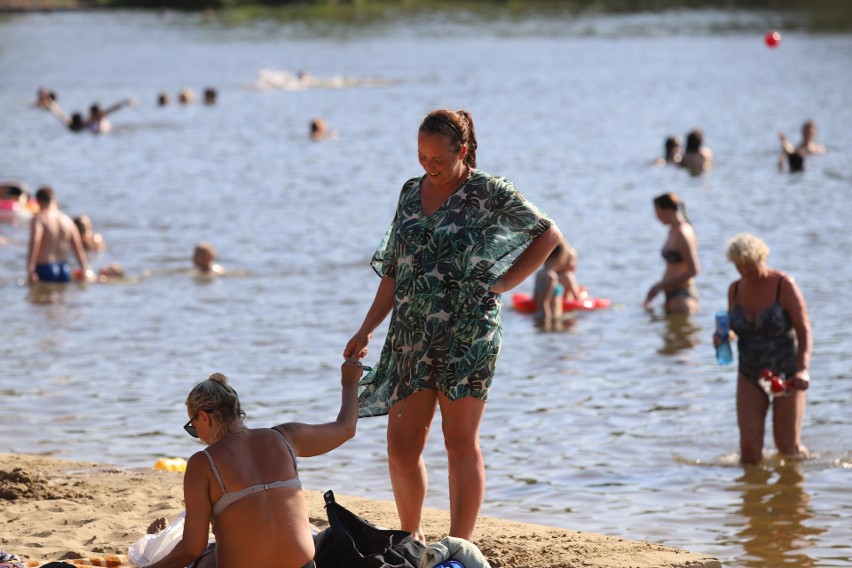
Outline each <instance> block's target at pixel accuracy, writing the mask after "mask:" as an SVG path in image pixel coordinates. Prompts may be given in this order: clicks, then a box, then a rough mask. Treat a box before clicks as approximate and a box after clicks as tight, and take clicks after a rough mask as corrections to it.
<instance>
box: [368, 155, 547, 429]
mask: <svg viewBox="0 0 852 568" xmlns="http://www.w3.org/2000/svg"><path fill="white" fill-rule="evenodd" d="M422 181H423V177H420V178H413V179H410V180H408V181H407V182H406V183H405V185H403V187H402V191H401V192H400V197H399V202H398V204H397V209H396V214H395V216H394V219H393V222H392V223H391V226H390V228H389V229H388V230H387V232H386V233H385V236H384V238H383V239H382V242H381V244H380V245H379V247H378V249H377V250H376V253H375V254H374V255H373V259H372V261H371V264H372V266H373V269H374V270H375V271H376V272H377V273H378V274H379V275H380V276H388V277H390V278H393V280H394V282H395V287H394V303H393V311H392V313H391V320H390V324H389V327H388V334H387V338H386V339H385V344H384V347H383V348H382V353H381V356H380V359H379V362H378V364H377V365H375V367H374V368H373V370H372V371H371V372H370V373H369V374H368V375H367V376H365V377H364V379H363V380H362V381H361V385H360V393H359V407H360V412H359V414H360V416H361V417H366V416H381V415H384V414H387V413H388V412H389V409H390V407H391V406H393V405H394V404H396V403H397V402H399V401H401V400H403V399H405V397H407V396H408V395H410V394H412V393H415V392H418V391H421V390H424V389H437V390H438V391H440V392H442V393H444V394H445V395H446V396H447V398H449V399H450V400H458V399H460V398H462V397H465V396H474V397H477V398H479V399H481V400H483V401H485V400H487V398H488V390H489V388H490V386H491V381H492V379H493V376H494V368H495V365H496V363H497V355H498V354H499V352H500V341H501V336H502V329H501V327H500V314H501V306H500V295H499V294H494V293H492V292H491V286H492V285H493V284H494V282H496V280H497V279H498V278H499V277H500V276H501V275H502V274H503V273H504V272H505V271H506V270H507V269H508V268H509V267H510V266H511V265H512V263H513V262H514V261H515V260H516V259H517V258H518V256H520V254H521V253H522V252H523V251H524V250H525V249H526V248H527V246H529V244H530V243H531V242H532V241H533V239H535V237H537V236H538V235H540V234H542V233H543V232H545V231H546V230H547V229H549V228H550V227H551V226H552V225H553V221H552V219H550V217H548V216H547V215H546V214H545V213H543V212H542V211H540V210H539V209H538V208H537V207H536V206H535V205H533V204H532V203H530V202H529V201H527V200H526V199H525V198H524V197H523V196H522V195H521V194H520V193H519V192H518V191H517V190H516V189H515V186H514V184H513V183H512V182H510V181H508V180H506V179H505V178H501V177H496V176H490V175H488V174H486V173H485V172H482V171H480V170H473V171H472V173H471V176H470V177H469V178H468V180H467V181H466V182H465V183H464V184H463V185H462V186H461V187H460V188H459V189H457V190H456V192H455V193H453V194H452V195H451V196H450V197H449V199H447V201H446V202H445V203H444V204H443V205H442V206H441V207H440V208H439V209H438V210H437V211H436V212H435V213H433V214H432V215H429V216H427V215H425V214H424V213H423V210H422V207H421V189H420V187H421V183H422Z"/></svg>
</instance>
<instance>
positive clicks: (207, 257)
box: [192, 243, 216, 272]
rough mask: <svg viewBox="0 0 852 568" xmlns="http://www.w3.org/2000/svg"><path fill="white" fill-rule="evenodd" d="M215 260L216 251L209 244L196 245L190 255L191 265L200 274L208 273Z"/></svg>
mask: <svg viewBox="0 0 852 568" xmlns="http://www.w3.org/2000/svg"><path fill="white" fill-rule="evenodd" d="M215 260H216V249H214V248H213V245H211V244H210V243H198V244H197V245H195V250H194V251H193V253H192V263H193V264H194V265H195V267H196V268H198V269H199V270H201V271H202V272H210V271H211V270H212V269H213V263H214V262H215Z"/></svg>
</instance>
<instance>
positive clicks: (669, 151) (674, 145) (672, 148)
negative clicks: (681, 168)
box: [664, 136, 681, 162]
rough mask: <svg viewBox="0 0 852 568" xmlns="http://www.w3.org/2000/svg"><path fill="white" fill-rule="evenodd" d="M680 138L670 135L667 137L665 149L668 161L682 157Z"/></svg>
mask: <svg viewBox="0 0 852 568" xmlns="http://www.w3.org/2000/svg"><path fill="white" fill-rule="evenodd" d="M680 150H681V147H680V138H678V137H677V136H669V137H668V138H666V142H665V146H664V151H665V156H666V161H667V162H674V161H677V160H679V159H680Z"/></svg>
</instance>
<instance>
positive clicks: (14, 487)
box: [0, 454, 721, 568]
mask: <svg viewBox="0 0 852 568" xmlns="http://www.w3.org/2000/svg"><path fill="white" fill-rule="evenodd" d="M181 482H182V474H181V473H177V472H168V471H160V470H155V469H153V468H151V469H147V468H136V469H123V468H118V467H114V466H110V465H105V464H97V463H88V462H73V461H63V460H58V459H54V458H48V457H42V456H33V455H19V454H0V527H2V529H0V549H2V550H3V551H5V552H8V553H14V554H17V555H18V556H20V557H21V559H22V560H23V561H25V562H27V563H28V564H29V565H31V566H39V565H41V564H46V563H48V562H51V561H57V560H66V561H69V562H74V559H78V562H75V563H82V561H81V560H79V559H88V558H93V557H94V558H98V557H105V556H107V555H126V554H127V549H128V547H129V546H130V545H131V544H132V543H133V542H135V541H136V540H138V539H139V538H140V537H141V536H142V534H143V533H144V531H145V529H146V527H147V526H148V524H149V523H150V522H151V521H152V520H154V519H155V518H157V517H160V516H165V517H167V518H172V517H174V516H175V515H177V514H178V513H179V512H180V511H181V509H182V508H183V502H182V483H181ZM331 489H333V488H331ZM305 493H306V495H307V499H308V506H309V510H310V515H311V522H312V523H313V524H314V525H315V526H316V527H317V528H320V529H321V528H324V527H325V526H327V524H328V523H327V521H326V517H325V510H324V509H323V501H322V493H321V492H319V491H311V490H308V491H306V492H305ZM336 497H337V501H338V502H339V503H341V504H342V505H344V506H345V507H347V508H349V509H350V510H351V511H353V512H355V513H357V514H359V515H361V516H362V517H364V518H365V519H367V520H369V521H370V522H372V523H374V524H376V525H379V526H386V527H395V523H396V520H397V519H396V511H395V508H394V504H393V503H392V502H389V501H373V500H368V499H362V498H357V497H350V496H346V495H337V496H336ZM447 524H448V513H447V512H446V511H440V510H427V511H426V512H425V515H424V530H425V532H426V536H427V539H428V540H429V541H430V542H432V541H435V540H438V539H440V538H442V537H443V536H445V535H444V533H443V532H442V531H444V530H446V526H447ZM475 542H476V544H477V546H479V548H480V550H482V552H483V554H484V555H485V556H486V558H487V559H488V561H489V562H490V563H491V565H492V566H493V567H495V568H508V567H512V568H567V567H574V566H583V567H595V566H599V567H612V568H615V567H624V568H627V567H633V568H641V567H672V568H674V567H690V568H698V567H704V568H712V567H719V566H721V564H720V563H719V561H718V560H716V559H714V558H711V557H709V556H706V555H703V554H699V553H693V552H687V551H685V550H678V549H673V548H668V547H665V546H660V545H658V544H653V543H648V542H637V541H630V540H626V539H621V538H616V537H610V536H604V535H599V534H592V533H585V532H579V531H572V530H563V529H557V528H551V527H545V526H538V525H532V524H524V523H515V522H509V521H505V520H501V519H495V518H488V517H482V518H480V520H479V523H478V525H477V532H476V537H475Z"/></svg>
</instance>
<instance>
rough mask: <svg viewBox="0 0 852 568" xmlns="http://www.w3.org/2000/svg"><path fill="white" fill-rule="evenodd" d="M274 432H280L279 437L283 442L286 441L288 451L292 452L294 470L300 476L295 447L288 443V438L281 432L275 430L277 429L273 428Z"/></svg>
mask: <svg viewBox="0 0 852 568" xmlns="http://www.w3.org/2000/svg"><path fill="white" fill-rule="evenodd" d="M272 430H273V431H275V432H278V435H279V436H281V439H282V440H284V443H285V444H286V445H287V449H288V450H290V456H291V457H292V458H293V469H294V470H295V471H296V475H299V465H298V464H297V463H296V452H294V451H293V446H291V445H290V442H288V441H287V438H285V437H284V434H282V433H281V432H280V431H279V430H275V428H272Z"/></svg>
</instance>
